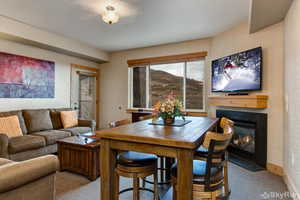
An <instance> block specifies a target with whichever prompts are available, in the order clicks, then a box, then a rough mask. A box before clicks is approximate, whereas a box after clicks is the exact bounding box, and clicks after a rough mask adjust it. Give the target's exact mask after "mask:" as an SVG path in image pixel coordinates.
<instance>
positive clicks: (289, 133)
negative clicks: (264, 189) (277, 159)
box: [284, 0, 300, 194]
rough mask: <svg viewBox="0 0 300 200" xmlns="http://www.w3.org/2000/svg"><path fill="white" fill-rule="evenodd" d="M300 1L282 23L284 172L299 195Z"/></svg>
mask: <svg viewBox="0 0 300 200" xmlns="http://www.w3.org/2000/svg"><path fill="white" fill-rule="evenodd" d="M299 19H300V1H299V0H295V1H294V2H293V4H292V7H291V8H290V10H289V13H288V15H287V16H286V19H285V103H286V106H285V119H286V120H285V130H286V131H285V133H284V172H285V175H286V182H287V185H288V186H289V189H290V190H291V191H294V192H297V193H298V194H300V193H299V192H300V144H299V143H300V134H299V130H300V101H299V99H300V21H299Z"/></svg>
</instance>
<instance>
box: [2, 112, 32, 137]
mask: <svg viewBox="0 0 300 200" xmlns="http://www.w3.org/2000/svg"><path fill="white" fill-rule="evenodd" d="M12 115H17V116H18V118H19V122H20V127H21V129H22V133H23V135H26V134H27V128H26V125H25V121H24V118H23V113H22V111H21V110H17V111H9V112H0V117H8V116H12Z"/></svg>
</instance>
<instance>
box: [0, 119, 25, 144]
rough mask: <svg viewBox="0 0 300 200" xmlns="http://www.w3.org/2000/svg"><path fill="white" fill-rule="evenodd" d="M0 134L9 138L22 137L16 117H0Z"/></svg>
mask: <svg viewBox="0 0 300 200" xmlns="http://www.w3.org/2000/svg"><path fill="white" fill-rule="evenodd" d="M0 133H4V134H6V135H7V136H8V137H9V138H13V137H18V136H22V135H23V134H22V130H21V127H20V122H19V118H18V116H17V115H12V116H8V117H0Z"/></svg>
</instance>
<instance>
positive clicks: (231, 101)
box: [208, 95, 268, 109]
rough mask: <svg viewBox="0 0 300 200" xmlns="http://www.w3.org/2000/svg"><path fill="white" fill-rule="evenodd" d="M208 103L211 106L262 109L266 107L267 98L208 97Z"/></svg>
mask: <svg viewBox="0 0 300 200" xmlns="http://www.w3.org/2000/svg"><path fill="white" fill-rule="evenodd" d="M208 103H209V105H212V106H223V107H238V108H255V109H264V108H267V107H268V96H267V95H245V96H243V95H242V96H210V97H208Z"/></svg>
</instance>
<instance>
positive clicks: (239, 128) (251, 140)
mask: <svg viewBox="0 0 300 200" xmlns="http://www.w3.org/2000/svg"><path fill="white" fill-rule="evenodd" d="M216 115H217V117H218V118H221V117H227V118H229V119H231V120H233V121H234V123H235V124H234V132H235V133H234V135H233V138H232V141H231V143H230V145H229V147H228V152H229V157H231V158H232V159H233V160H234V163H236V164H238V165H241V166H242V167H245V168H250V169H251V168H252V169H258V168H259V167H262V168H266V162H267V114H265V113H253V112H239V111H229V110H217V112H216ZM219 128H220V127H219ZM250 165H252V167H251V166H250ZM253 171H256V170H253Z"/></svg>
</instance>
